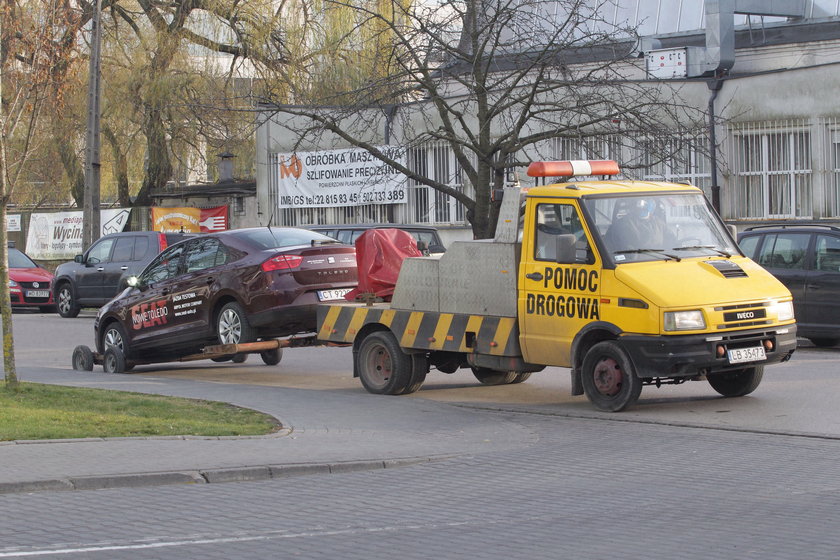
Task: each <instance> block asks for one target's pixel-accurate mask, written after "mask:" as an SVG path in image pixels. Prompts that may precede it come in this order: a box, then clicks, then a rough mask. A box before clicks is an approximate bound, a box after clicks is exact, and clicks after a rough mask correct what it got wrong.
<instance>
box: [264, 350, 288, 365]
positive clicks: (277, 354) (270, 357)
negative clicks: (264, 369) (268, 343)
mask: <svg viewBox="0 0 840 560" xmlns="http://www.w3.org/2000/svg"><path fill="white" fill-rule="evenodd" d="M260 358H262V361H263V363H264V364H265V365H267V366H276V365H277V364H279V363H280V360H282V359H283V349H282V348H280V347H279V346H278V347H277V348H272V349H271V350H266V351H264V352H260Z"/></svg>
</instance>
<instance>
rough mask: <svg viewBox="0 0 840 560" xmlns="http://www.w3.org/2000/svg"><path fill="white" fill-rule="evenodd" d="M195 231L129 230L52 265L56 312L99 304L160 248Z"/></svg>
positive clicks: (68, 313) (70, 314)
mask: <svg viewBox="0 0 840 560" xmlns="http://www.w3.org/2000/svg"><path fill="white" fill-rule="evenodd" d="M194 235H195V234H189V233H161V232H158V231H131V232H125V231H124V232H120V233H111V234H109V235H105V236H103V237H101V238H99V239H98V240H97V241H96V242H94V243H93V244H92V245H91V246H90V248H88V250H87V251H85V253H84V254H83V255H76V257H75V258H74V260H73V262H68V263H63V264H60V265H58V268H56V269H55V282H54V284H53V286H54V287H53V294H54V298H55V302H56V305H57V306H58V314H59V315H61V316H62V317H76V316H77V315H78V314H79V311H80V310H81V309H82V308H83V307H100V306H102V305H104V304H105V303H107V302H108V301H109V300H111V299H112V298H113V297H114V296H116V295H117V294H118V293H119V292H120V291H122V290H123V289H124V288H125V287H126V281H127V280H128V277H129V276H132V275H135V274H139V273H140V271H141V270H143V268H144V267H145V266H146V265H147V264H149V263H150V262H151V260H152V259H153V258H155V257H156V256H157V255H158V254H159V253H160V252H161V251H163V250H164V249H166V248H167V247H168V246H169V245H172V244H174V243H177V242H178V241H181V240H183V239H187V238H188V237H192V236H194Z"/></svg>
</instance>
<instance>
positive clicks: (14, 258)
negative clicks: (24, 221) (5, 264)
mask: <svg viewBox="0 0 840 560" xmlns="http://www.w3.org/2000/svg"><path fill="white" fill-rule="evenodd" d="M52 282H53V274H52V272H50V271H49V270H47V269H46V268H44V267H42V266H40V265H38V264H37V263H36V262H35V261H33V260H32V259H30V258H29V257H28V256H27V255H26V254H25V253H24V252H23V251H20V250H18V249H16V248H14V247H11V246H10V247H9V292H10V295H11V299H12V307H21V308H24V307H28V308H33V307H37V308H38V309H39V310H40V311H43V312H44V313H54V312H55V302H54V301H53V296H52Z"/></svg>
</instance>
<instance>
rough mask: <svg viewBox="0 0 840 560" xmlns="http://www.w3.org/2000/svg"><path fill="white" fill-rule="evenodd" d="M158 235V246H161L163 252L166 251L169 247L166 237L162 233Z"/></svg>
mask: <svg viewBox="0 0 840 560" xmlns="http://www.w3.org/2000/svg"><path fill="white" fill-rule="evenodd" d="M158 235H159V237H158V244H159V245H160V250H161V251H163V250H164V249H166V248H167V247H168V246H169V244H168V243H167V242H166V235H164V234H162V233H160V234H158Z"/></svg>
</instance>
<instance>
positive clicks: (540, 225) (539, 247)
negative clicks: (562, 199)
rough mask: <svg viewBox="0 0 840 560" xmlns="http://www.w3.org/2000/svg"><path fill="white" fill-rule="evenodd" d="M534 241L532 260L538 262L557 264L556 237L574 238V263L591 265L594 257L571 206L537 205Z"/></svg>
mask: <svg viewBox="0 0 840 560" xmlns="http://www.w3.org/2000/svg"><path fill="white" fill-rule="evenodd" d="M535 229H536V231H535V236H536V238H535V240H534V258H535V259H536V260H540V261H551V262H558V261H557V255H556V248H557V236H558V235H564V234H572V235H574V236H575V260H574V262H576V263H585V264H592V263H594V262H595V256H594V255H593V254H592V251H591V249H590V245H589V240H588V239H587V237H586V233H585V232H584V230H583V224H582V223H581V221H580V217H579V216H578V212H577V210H576V209H575V207H574V206H572V205H571V204H539V205H537V221H536V228H535Z"/></svg>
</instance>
